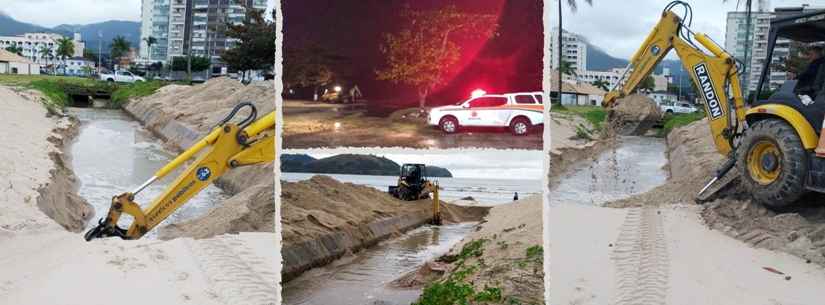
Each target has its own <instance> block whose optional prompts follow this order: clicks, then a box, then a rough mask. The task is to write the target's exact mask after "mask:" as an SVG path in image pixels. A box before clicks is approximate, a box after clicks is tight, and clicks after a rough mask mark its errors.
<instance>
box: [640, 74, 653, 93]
mask: <svg viewBox="0 0 825 305" xmlns="http://www.w3.org/2000/svg"><path fill="white" fill-rule="evenodd" d="M654 88H656V80H654V79H653V76H650V75H648V76H647V78H645V80H643V81H642V83H641V84H639V89H640V90H647V91H653V89H654Z"/></svg>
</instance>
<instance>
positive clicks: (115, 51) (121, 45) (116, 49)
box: [110, 35, 131, 61]
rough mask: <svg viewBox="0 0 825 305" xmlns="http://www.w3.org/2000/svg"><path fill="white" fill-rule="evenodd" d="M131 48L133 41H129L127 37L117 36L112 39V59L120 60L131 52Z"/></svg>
mask: <svg viewBox="0 0 825 305" xmlns="http://www.w3.org/2000/svg"><path fill="white" fill-rule="evenodd" d="M129 48H131V43H129V41H128V40H126V38H125V37H123V36H120V35H117V37H115V38H114V39H112V46H111V49H110V54H111V55H112V59H117V60H118V61H120V59H121V58H123V57H124V56H126V54H128V53H129Z"/></svg>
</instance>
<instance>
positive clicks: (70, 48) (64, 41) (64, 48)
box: [57, 37, 74, 74]
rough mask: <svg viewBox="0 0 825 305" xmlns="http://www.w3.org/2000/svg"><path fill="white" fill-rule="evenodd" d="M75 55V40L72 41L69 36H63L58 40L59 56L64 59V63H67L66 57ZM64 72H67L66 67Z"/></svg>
mask: <svg viewBox="0 0 825 305" xmlns="http://www.w3.org/2000/svg"><path fill="white" fill-rule="evenodd" d="M72 56H74V41H72V40H71V39H70V38H69V37H61V38H60V39H58V40H57V57H58V58H60V59H61V60H62V61H63V65H65V64H66V58H69V57H72ZM63 73H64V74H65V73H66V69H65V67H64V69H63Z"/></svg>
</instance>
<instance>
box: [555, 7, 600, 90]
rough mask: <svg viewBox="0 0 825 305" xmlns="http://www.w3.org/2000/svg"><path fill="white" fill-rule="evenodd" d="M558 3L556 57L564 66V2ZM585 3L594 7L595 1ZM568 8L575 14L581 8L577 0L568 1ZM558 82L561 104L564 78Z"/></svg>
mask: <svg viewBox="0 0 825 305" xmlns="http://www.w3.org/2000/svg"><path fill="white" fill-rule="evenodd" d="M558 1H559V37H558V50H557V51H556V53H558V54H556V56H557V57H558V61H559V66H561V64H562V53H563V47H564V44H563V42H562V37H563V36H564V34H563V33H564V26H563V24H562V0H558ZM584 2H586V3H587V4H589V5H593V0H585V1H584ZM567 6H568V7H570V11H571V12H573V13H575V12H576V10H577V9H578V8H579V6H578V3H577V2H576V0H567ZM559 73H561V72H559ZM558 81H559V94H558V96H559V103H561V88H562V83H561V82H562V78H561V77H559V79H558Z"/></svg>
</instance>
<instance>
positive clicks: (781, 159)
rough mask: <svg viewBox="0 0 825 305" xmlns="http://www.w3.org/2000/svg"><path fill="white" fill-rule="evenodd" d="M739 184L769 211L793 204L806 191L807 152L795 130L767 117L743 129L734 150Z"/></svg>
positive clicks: (782, 122)
mask: <svg viewBox="0 0 825 305" xmlns="http://www.w3.org/2000/svg"><path fill="white" fill-rule="evenodd" d="M736 154H737V156H736V159H737V169H738V170H739V173H741V174H742V176H743V179H742V184H743V185H744V186H745V188H746V189H747V190H748V192H749V193H751V195H752V196H753V198H755V199H756V200H757V201H759V202H761V203H762V204H764V205H765V206H766V207H767V208H769V209H772V210H781V209H782V208H784V207H786V206H788V205H790V204H792V203H794V202H795V201H796V200H798V199H799V198H800V197H802V195H804V194H805V192H806V191H805V179H806V177H807V176H808V153H807V152H806V151H805V148H803V147H802V140H800V139H799V135H798V134H797V133H796V130H794V129H793V127H791V126H790V125H788V123H786V122H785V121H783V120H779V119H766V120H762V121H759V122H756V123H755V124H753V125H752V126H751V127H750V128H748V129H747V130H745V136H744V137H743V139H742V143H741V144H740V146H739V148H738V150H737V153H736Z"/></svg>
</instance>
